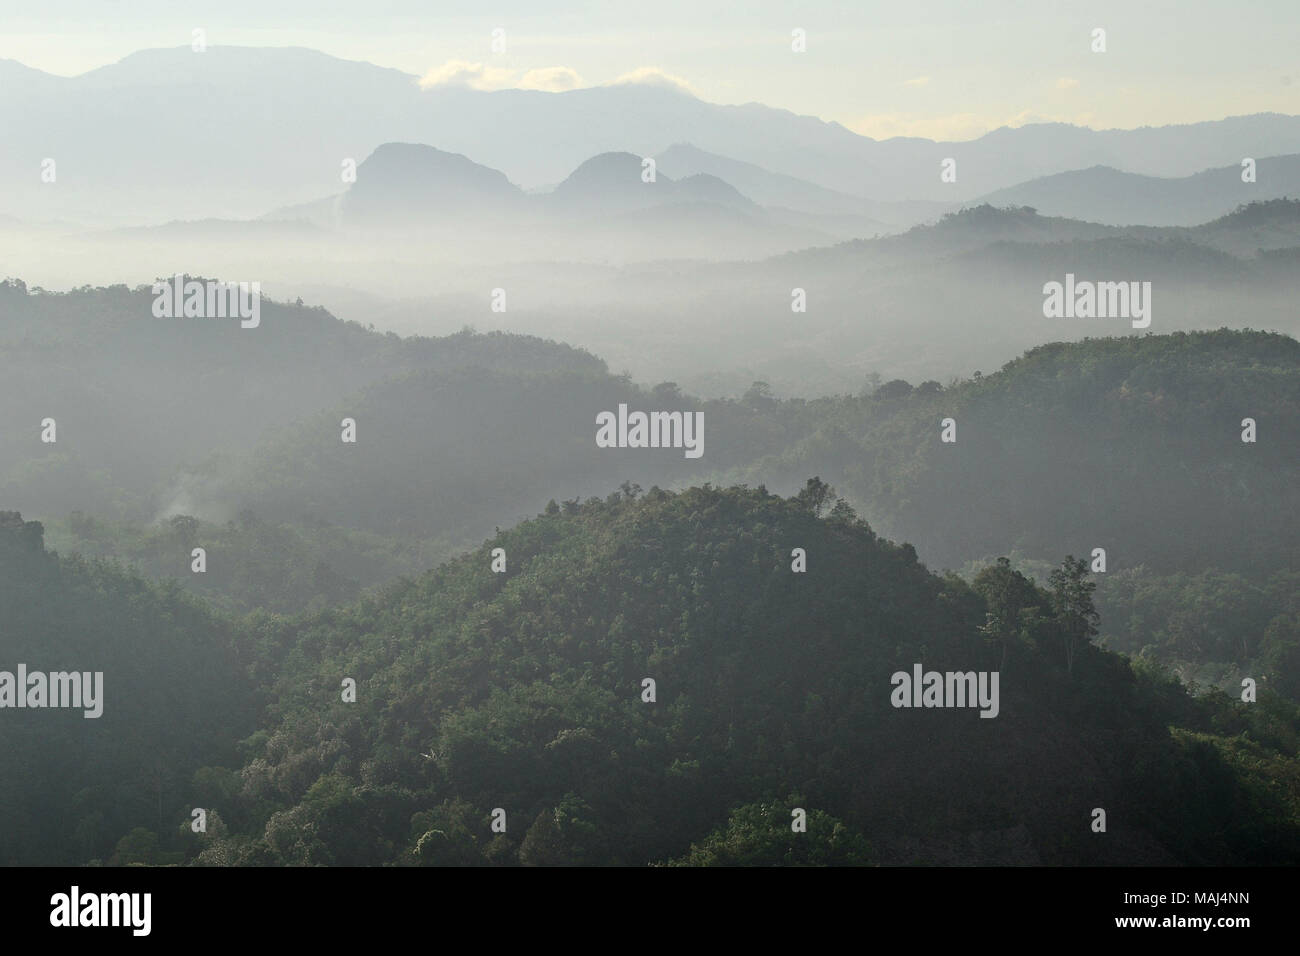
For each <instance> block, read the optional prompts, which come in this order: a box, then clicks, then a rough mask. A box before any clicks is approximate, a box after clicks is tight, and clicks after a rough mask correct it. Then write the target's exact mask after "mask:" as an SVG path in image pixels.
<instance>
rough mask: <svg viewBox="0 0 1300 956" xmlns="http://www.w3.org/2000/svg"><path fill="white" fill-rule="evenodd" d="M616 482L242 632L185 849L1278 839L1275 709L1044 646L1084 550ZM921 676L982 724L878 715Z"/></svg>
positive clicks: (1285, 795) (789, 853)
mask: <svg viewBox="0 0 1300 956" xmlns="http://www.w3.org/2000/svg"><path fill="white" fill-rule="evenodd" d="M639 491H640V489H638V488H636V487H633V486H629V487H627V488H625V489H624V490H623V491H622V492H615V493H614V494H612V495H610V496H609V497H608V498H606V499H604V500H600V499H592V500H589V501H587V502H585V503H579V502H577V501H570V502H566V503H564V504H563V505H558V504H552V505H551V506H548V508H547V509H546V513H545V514H543V515H540V516H538V517H537V518H536V519H534V520H530V521H527V522H525V523H523V524H521V525H519V526H517V527H515V528H513V529H511V530H509V531H506V532H503V533H500V534H499V535H497V536H496V537H494V538H493V539H491V540H490V541H488V542H486V543H485V544H484V545H483V546H482V547H481V548H480V549H478V550H477V551H476V552H474V553H472V554H468V555H466V556H464V557H463V558H461V559H458V560H455V561H452V562H450V563H448V564H446V565H443V566H442V567H440V568H438V569H437V570H435V571H432V572H430V573H429V574H427V575H425V576H424V577H422V578H420V579H419V580H417V581H408V582H403V583H401V584H398V585H395V586H393V587H391V588H389V589H387V590H385V591H384V592H383V593H381V594H379V595H377V596H373V597H368V598H364V599H363V600H361V601H360V602H359V603H357V604H355V605H352V606H350V607H347V608H342V609H338V610H333V611H327V612H323V613H321V614H318V615H314V616H311V617H308V618H304V619H298V620H283V619H272V618H265V619H262V620H260V621H255V622H250V627H249V631H248V635H247V640H248V641H249V642H251V646H250V647H249V648H248V652H249V653H250V654H251V655H252V656H253V658H254V659H255V661H256V663H255V664H254V666H253V669H252V670H253V674H254V676H255V678H256V681H257V683H258V685H259V686H260V687H262V688H264V689H265V690H266V691H267V692H268V693H267V699H268V700H270V701H272V702H273V703H272V704H271V705H270V707H269V709H268V710H267V712H266V714H265V717H264V722H263V728H264V729H263V731H261V732H259V733H258V734H257V735H256V736H255V738H253V739H252V740H250V741H249V742H248V744H247V747H248V750H249V753H250V758H251V759H250V760H249V761H248V762H247V764H246V765H245V766H244V768H243V770H242V771H241V772H240V774H239V775H235V774H233V773H225V772H224V771H216V770H211V771H209V772H208V777H207V779H209V780H216V779H218V778H219V777H221V776H222V774H224V779H225V781H226V783H225V785H224V787H222V788H218V789H217V790H216V791H213V792H212V793H210V794H209V797H210V799H212V800H214V801H215V805H214V807H213V809H214V810H215V811H216V816H217V817H218V818H219V823H218V825H217V826H215V827H214V828H213V830H212V831H211V832H210V833H209V834H208V835H206V836H204V837H202V838H200V840H199V845H198V846H195V847H193V848H192V849H193V851H194V852H197V853H198V854H199V856H198V859H199V861H201V862H205V863H254V862H257V863H347V864H379V863H399V864H400V863H405V864H420V863H423V864H446V863H503V864H508V863H516V862H519V863H566V862H568V863H576V862H586V863H622V864H644V863H648V862H653V861H669V860H675V859H692V860H694V861H696V862H736V861H740V860H745V861H748V862H767V863H775V862H780V861H782V860H784V861H796V862H797V861H803V862H886V863H888V862H939V861H949V862H951V861H954V860H956V861H959V862H975V863H999V862H1001V863H1008V862H1010V863H1030V862H1040V861H1041V862H1046V863H1153V862H1174V861H1177V862H1185V863H1227V862H1234V863H1238V864H1242V863H1252V862H1254V863H1260V862H1268V861H1280V860H1294V859H1296V855H1297V853H1300V828H1298V824H1300V817H1298V816H1297V799H1298V798H1300V791H1298V790H1297V782H1298V780H1300V777H1297V764H1296V761H1295V752H1296V751H1295V744H1296V738H1295V730H1296V714H1295V710H1294V707H1293V706H1292V705H1289V704H1286V703H1284V702H1282V701H1280V700H1278V699H1277V698H1275V697H1272V696H1269V695H1267V694H1266V696H1265V699H1264V700H1262V701H1261V702H1260V703H1259V704H1257V705H1253V707H1247V706H1246V705H1244V704H1234V703H1232V702H1230V701H1229V700H1228V699H1227V698H1224V697H1218V696H1212V697H1207V698H1202V699H1200V700H1199V701H1194V700H1193V699H1191V698H1189V697H1187V696H1186V695H1185V694H1184V693H1183V691H1182V690H1181V689H1179V688H1178V687H1176V686H1174V685H1170V684H1166V683H1164V682H1163V681H1162V680H1160V679H1158V678H1156V677H1154V676H1152V675H1151V674H1148V673H1146V672H1136V673H1135V672H1134V671H1133V670H1131V669H1130V667H1129V665H1128V664H1127V663H1125V662H1124V661H1123V660H1122V659H1121V658H1118V657H1115V656H1113V655H1110V654H1107V653H1105V652H1102V651H1100V650H1097V649H1096V648H1094V647H1091V646H1088V645H1087V643H1086V641H1077V642H1075V644H1074V645H1073V650H1072V652H1067V643H1068V642H1067V640H1066V638H1067V635H1069V634H1071V633H1075V634H1078V633H1081V632H1079V631H1077V630H1076V629H1077V628H1078V627H1079V626H1081V622H1082V621H1083V620H1084V619H1085V618H1086V617H1087V615H1088V607H1089V604H1090V602H1089V599H1088V592H1089V590H1090V589H1089V587H1088V586H1087V582H1086V578H1087V575H1086V571H1084V572H1082V576H1080V573H1081V569H1080V568H1079V567H1078V566H1077V565H1070V564H1068V563H1067V565H1065V566H1063V572H1062V577H1061V581H1060V586H1059V587H1058V588H1056V590H1054V591H1052V592H1048V591H1043V590H1041V589H1039V588H1037V587H1035V586H1034V585H1033V584H1032V583H1031V582H1030V581H1028V580H1027V579H1025V578H1023V577H1021V576H1020V575H1018V574H1016V573H1015V572H1013V571H1011V570H1010V569H1008V568H1005V567H1002V568H995V569H993V570H990V571H989V572H986V573H985V574H983V575H981V576H980V577H978V578H977V579H976V581H975V584H974V586H973V587H972V586H970V585H967V584H965V583H963V582H962V581H961V580H960V579H958V578H955V577H952V576H949V577H943V578H941V577H937V576H935V575H933V574H931V573H930V572H928V571H927V570H926V569H925V568H924V567H923V566H922V565H921V564H920V563H918V561H917V558H916V554H915V552H914V551H913V549H912V548H911V547H910V546H907V545H895V544H891V543H889V542H887V541H884V540H881V539H878V538H877V537H876V536H875V534H874V533H872V531H871V530H870V529H869V528H868V527H867V526H866V525H865V524H864V523H863V522H861V521H860V520H858V519H856V518H855V517H854V515H853V513H852V510H851V509H849V508H848V507H847V506H846V505H844V504H843V503H839V502H834V497H833V493H832V492H830V491H829V489H827V488H826V487H825V486H824V485H822V484H821V483H820V482H809V484H808V487H807V488H805V490H804V491H803V492H801V493H800V495H798V496H797V497H795V498H790V499H783V498H780V497H777V496H774V495H770V494H768V493H767V492H765V491H764V490H762V489H757V490H749V489H741V488H732V489H728V490H721V489H715V488H711V487H704V488H692V489H690V490H687V491H684V492H681V493H680V494H672V493H667V492H663V491H660V490H658V489H652V490H651V491H650V492H648V493H645V494H638V492H639ZM833 502H834V506H833V507H832V503H833ZM496 549H500V551H499V552H498V551H496ZM794 549H803V552H804V555H805V557H806V571H796V570H794V567H795V566H796V562H797V561H798V557H797V556H796V555H795V554H794ZM494 560H496V561H504V570H497V571H494V570H493V562H494ZM497 567H498V568H500V567H501V565H500V564H498V565H497ZM1085 630H1086V627H1085ZM914 664H923V665H924V667H925V668H927V669H937V670H941V671H947V670H961V671H966V670H975V671H990V670H998V671H1000V674H1001V684H1000V705H999V711H998V714H997V716H996V718H994V719H982V718H980V716H979V713H978V712H977V711H976V710H975V709H972V708H966V709H947V710H945V709H904V708H896V707H894V706H892V705H891V675H892V674H893V673H894V672H897V671H900V670H902V671H909V672H910V671H911V669H912V667H913V665H914ZM647 678H649V679H652V680H653V681H654V688H653V690H654V700H653V702H650V701H648V700H647V699H646V697H647V686H648V685H647V684H646V679H647ZM348 679H352V680H354V681H355V685H356V691H355V694H356V700H355V702H347V701H346V700H344V699H343V698H344V697H345V695H346V691H345V690H344V691H341V689H340V688H341V687H343V685H344V683H345V681H347V680H348ZM1170 725H1177V728H1176V729H1174V730H1172V731H1171V729H1170ZM1243 731H1248V734H1247V736H1245V737H1238V738H1235V739H1229V737H1231V735H1236V734H1240V733H1242V732H1243ZM1223 735H1227V736H1223ZM794 807H802V808H804V809H806V810H808V811H809V814H810V817H809V819H810V823H811V826H810V830H809V833H808V834H806V835H804V836H796V835H792V834H791V831H790V814H791V808H794ZM1097 807H1102V808H1105V809H1106V812H1107V814H1108V819H1109V827H1108V830H1107V833H1106V834H1104V835H1103V834H1099V833H1095V832H1093V831H1092V830H1091V828H1090V821H1091V819H1092V818H1091V816H1090V814H1091V813H1092V811H1093V810H1094V808H1097ZM498 809H500V810H502V811H504V814H505V820H506V830H505V832H504V833H501V832H494V831H493V830H492V829H491V827H490V821H491V818H492V816H493V812H494V811H495V810H498ZM805 836H806V837H807V840H806V841H805V842H801V841H804V839H805ZM692 847H694V849H692Z"/></svg>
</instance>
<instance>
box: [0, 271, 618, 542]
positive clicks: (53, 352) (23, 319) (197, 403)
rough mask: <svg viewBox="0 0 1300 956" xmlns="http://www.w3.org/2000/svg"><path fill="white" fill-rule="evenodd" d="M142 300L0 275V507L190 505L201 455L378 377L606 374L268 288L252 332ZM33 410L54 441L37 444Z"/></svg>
mask: <svg viewBox="0 0 1300 956" xmlns="http://www.w3.org/2000/svg"><path fill="white" fill-rule="evenodd" d="M196 281H202V280H199V279H196ZM154 301H155V296H154V295H153V294H152V292H151V289H150V287H149V286H148V285H144V286H138V287H136V288H134V289H130V288H128V287H126V286H124V285H121V286H112V287H108V288H84V289H76V290H73V291H71V292H66V293H50V292H45V291H43V290H37V289H29V288H28V287H27V286H26V285H25V284H23V283H22V282H20V281H16V280H15V281H7V282H0V406H2V407H4V409H5V414H4V416H3V418H2V419H0V448H3V449H4V452H5V453H4V455H3V456H2V457H0V495H3V496H4V498H5V502H4V504H5V505H6V506H7V507H11V508H16V509H18V510H21V511H22V512H24V513H25V514H28V515H29V516H31V515H35V516H39V517H42V518H45V517H48V516H52V515H62V514H66V513H68V512H70V511H72V510H74V509H80V510H83V511H86V512H88V513H90V514H93V515H95V516H97V517H99V518H126V519H132V520H141V519H143V520H151V519H154V518H156V517H157V516H158V515H160V514H164V515H170V514H177V513H189V514H193V513H194V510H193V509H195V508H197V507H199V505H201V504H202V502H196V501H195V498H196V497H197V496H196V495H195V494H193V493H191V492H190V491H189V490H188V486H189V484H190V482H191V481H192V480H193V476H194V475H195V474H196V473H198V474H199V475H200V476H201V474H202V473H203V471H204V464H203V463H204V462H205V461H207V460H208V459H209V458H211V457H212V456H214V455H217V454H234V455H239V454H244V453H246V452H248V451H249V450H251V449H252V448H253V447H254V446H255V445H256V444H257V442H258V441H259V440H261V439H262V438H264V437H265V436H266V435H268V434H269V433H271V432H272V431H273V430H274V429H275V428H276V427H280V426H285V425H288V424H290V423H293V422H297V421H299V420H301V419H304V418H307V417H310V416H313V415H315V414H317V413H319V412H320V411H321V410H323V409H332V408H334V407H335V406H336V405H338V404H339V403H341V402H342V401H343V400H344V399H345V398H346V397H347V396H350V395H352V394H353V393H355V392H357V391H359V390H361V389H363V388H365V387H366V386H368V385H371V384H373V383H375V382H378V381H382V380H384V379H386V378H389V377H391V376H400V375H403V374H408V373H412V372H425V373H436V372H439V371H447V370H452V369H466V368H472V369H484V370H489V371H503V372H508V371H524V370H527V371H529V372H547V371H550V372H559V371H566V372H573V373H575V374H605V364H604V362H602V361H601V360H599V359H597V358H595V357H594V356H592V355H590V354H588V353H586V352H583V351H581V350H578V349H573V348H570V347H568V346H564V345H558V344H556V343H554V342H549V341H544V340H542V339H538V338H534V337H531V336H526V335H507V334H504V333H491V334H484V335H479V334H473V333H470V332H468V331H466V332H463V333H461V334H457V335H450V336H445V337H442V338H423V337H411V338H405V339H403V338H399V337H398V336H396V335H393V334H391V333H390V334H380V333H377V332H374V331H371V330H367V329H365V328H363V327H361V326H360V325H358V324H356V323H352V322H342V321H340V320H338V319H336V318H334V317H333V316H332V315H331V314H330V313H328V312H327V311H325V310H324V309H322V308H309V307H305V306H303V305H301V304H300V303H295V304H290V303H280V302H275V301H272V300H271V299H269V298H264V299H262V300H261V307H260V316H259V324H258V325H257V327H256V328H241V325H240V321H241V320H240V319H239V318H203V319H199V318H156V317H155V316H154V314H153V306H154ZM47 418H48V419H53V420H54V421H55V423H56V425H57V432H56V437H57V442H55V443H43V442H42V441H41V440H40V436H41V423H42V422H43V421H44V420H45V419H47ZM204 516H205V517H206V516H208V515H204ZM229 517H233V512H232V513H231V515H230V516H229Z"/></svg>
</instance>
